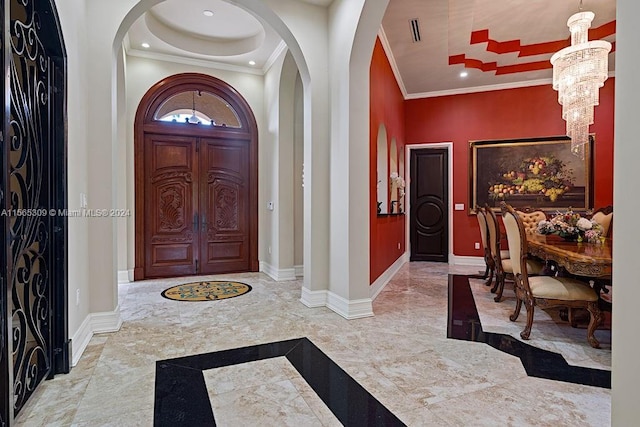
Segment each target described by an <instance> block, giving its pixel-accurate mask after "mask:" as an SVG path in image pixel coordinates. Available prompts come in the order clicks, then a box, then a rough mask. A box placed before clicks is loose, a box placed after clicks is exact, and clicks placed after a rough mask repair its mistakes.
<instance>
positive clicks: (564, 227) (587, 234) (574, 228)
mask: <svg viewBox="0 0 640 427" xmlns="http://www.w3.org/2000/svg"><path fill="white" fill-rule="evenodd" d="M537 229H538V233H540V234H557V235H558V236H560V237H562V238H563V239H565V240H577V241H582V240H586V241H588V242H598V241H599V240H600V237H601V236H602V232H603V229H602V226H601V225H600V224H598V223H597V222H595V221H592V220H589V219H587V218H584V217H582V216H580V214H578V213H575V212H573V211H572V210H571V208H569V210H568V211H566V212H558V213H557V214H556V215H554V217H553V218H551V220H549V221H547V220H542V221H540V222H539V223H538V228H537Z"/></svg>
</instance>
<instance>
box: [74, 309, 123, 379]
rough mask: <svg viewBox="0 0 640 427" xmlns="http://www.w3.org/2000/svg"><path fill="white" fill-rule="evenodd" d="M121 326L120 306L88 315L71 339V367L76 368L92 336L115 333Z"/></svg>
mask: <svg viewBox="0 0 640 427" xmlns="http://www.w3.org/2000/svg"><path fill="white" fill-rule="evenodd" d="M121 326H122V317H120V306H118V307H116V309H115V310H114V311H107V312H101V313H89V315H87V317H86V318H85V319H84V321H83V322H82V324H81V325H80V327H79V328H78V330H77V331H76V333H75V334H73V337H72V338H71V366H76V365H77V364H78V361H79V360H80V357H81V356H82V353H84V350H85V349H86V348H87V345H89V341H91V337H93V334H100V333H105V332H116V331H118V330H120V327H121Z"/></svg>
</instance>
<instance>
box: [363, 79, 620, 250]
mask: <svg viewBox="0 0 640 427" xmlns="http://www.w3.org/2000/svg"><path fill="white" fill-rule="evenodd" d="M614 85H615V80H614V79H613V78H610V79H608V80H607V81H606V82H605V86H604V87H603V88H601V89H600V105H599V106H598V107H596V109H595V120H594V124H593V125H592V126H591V127H590V132H592V133H595V136H596V139H595V141H596V142H595V147H594V182H595V186H594V206H595V207H600V206H606V205H610V204H613V119H614V117H613V105H614ZM557 96H558V95H557V92H556V91H554V90H553V89H552V87H551V84H548V85H544V86H534V87H527V88H518V89H508V90H499V91H491V92H481V93H472V94H465V95H451V96H442V97H437V98H423V99H416V100H407V101H405V118H406V121H405V136H406V140H405V141H406V143H407V144H418V143H430V142H453V159H454V161H453V179H454V182H453V200H452V202H453V203H464V205H465V208H468V206H467V205H468V203H469V200H468V199H469V197H468V194H469V193H468V191H469V141H472V140H482V139H513V138H530V137H544V136H557V135H565V122H564V120H562V116H561V114H562V107H561V106H560V104H558V101H557ZM372 100H373V98H372ZM479 239H480V233H479V231H478V223H477V220H476V219H475V217H473V216H469V215H468V213H467V209H465V210H464V211H454V218H453V253H454V254H455V255H459V256H481V253H480V252H481V251H480V250H476V249H474V242H479V241H480V240H479Z"/></svg>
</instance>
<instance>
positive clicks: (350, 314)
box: [327, 291, 373, 320]
mask: <svg viewBox="0 0 640 427" xmlns="http://www.w3.org/2000/svg"><path fill="white" fill-rule="evenodd" d="M372 303H373V301H372V300H371V298H364V299H359V300H348V299H345V298H343V297H341V296H340V295H337V294H334V293H333V292H331V291H329V292H327V308H329V309H331V310H333V311H335V312H336V313H338V314H339V315H340V316H342V317H344V318H345V319H347V320H352V319H361V318H363V317H371V316H373V304H372Z"/></svg>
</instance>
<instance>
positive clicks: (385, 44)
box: [378, 26, 408, 99]
mask: <svg viewBox="0 0 640 427" xmlns="http://www.w3.org/2000/svg"><path fill="white" fill-rule="evenodd" d="M378 37H379V38H380V43H382V49H383V50H384V53H385V55H387V60H388V61H389V64H390V65H391V71H393V75H394V77H395V78H396V83H397V84H398V87H399V88H400V92H402V96H403V97H404V99H408V98H407V96H408V94H407V88H406V87H405V85H404V82H403V81H402V75H401V74H400V69H399V68H398V64H397V63H396V58H395V57H394V56H393V51H392V50H391V45H390V44H389V39H387V34H386V33H385V32H384V28H382V26H380V29H379V30H378Z"/></svg>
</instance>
